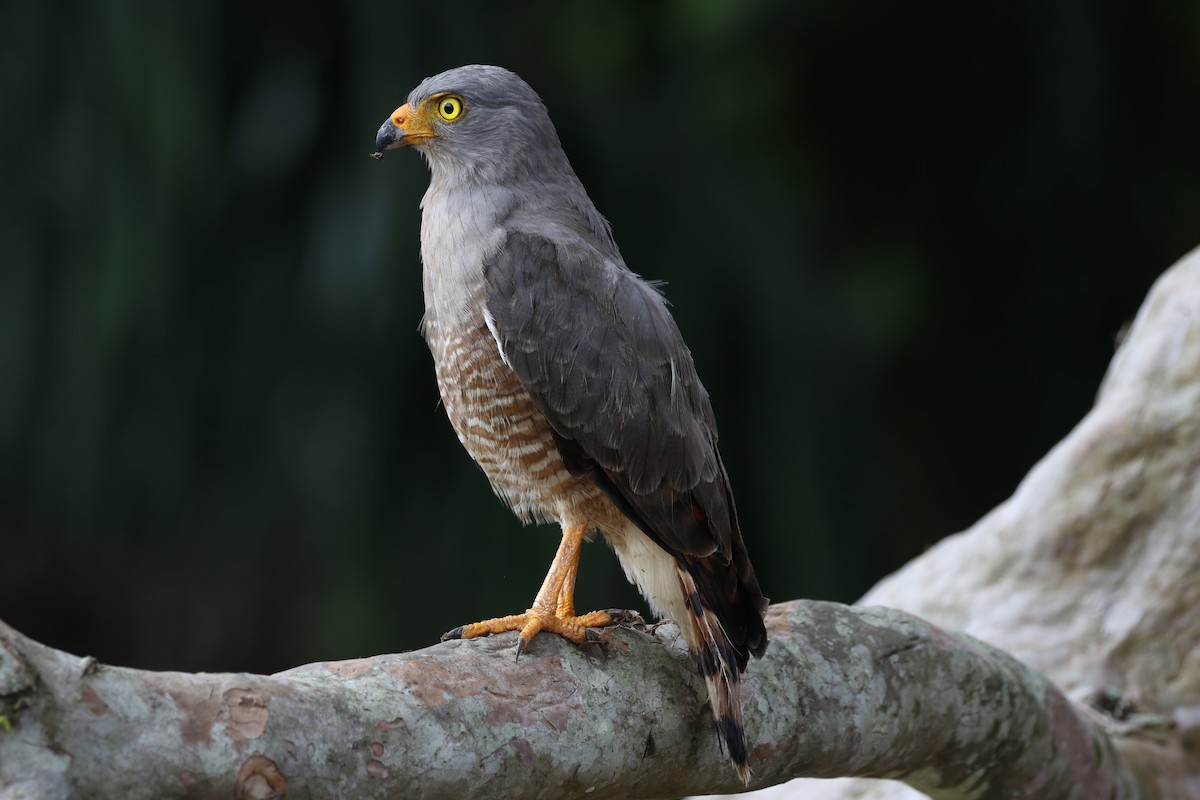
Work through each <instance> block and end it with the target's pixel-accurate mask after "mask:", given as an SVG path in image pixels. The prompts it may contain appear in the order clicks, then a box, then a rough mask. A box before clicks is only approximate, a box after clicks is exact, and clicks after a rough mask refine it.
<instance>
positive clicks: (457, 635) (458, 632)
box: [442, 625, 463, 642]
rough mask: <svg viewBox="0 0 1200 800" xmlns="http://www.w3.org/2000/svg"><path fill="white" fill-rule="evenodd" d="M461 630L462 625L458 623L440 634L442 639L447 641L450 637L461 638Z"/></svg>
mask: <svg viewBox="0 0 1200 800" xmlns="http://www.w3.org/2000/svg"><path fill="white" fill-rule="evenodd" d="M462 631H463V626H462V625H459V626H458V627H457V628H454V629H453V630H449V631H446V632H445V633H443V634H442V641H443V642H447V641H450V640H451V639H461V638H462Z"/></svg>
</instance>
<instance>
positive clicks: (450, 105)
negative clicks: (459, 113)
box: [442, 100, 454, 114]
mask: <svg viewBox="0 0 1200 800" xmlns="http://www.w3.org/2000/svg"><path fill="white" fill-rule="evenodd" d="M442 111H444V112H446V113H447V114H453V113H454V101H453V100H447V101H446V102H445V103H443V104H442Z"/></svg>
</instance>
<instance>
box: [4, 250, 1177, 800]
mask: <svg viewBox="0 0 1200 800" xmlns="http://www.w3.org/2000/svg"><path fill="white" fill-rule="evenodd" d="M1197 478H1200V253H1193V254H1192V255H1191V256H1189V257H1188V258H1186V259H1185V260H1184V261H1182V262H1180V264H1178V265H1176V266H1175V267H1174V268H1173V269H1172V270H1170V271H1169V272H1168V273H1167V274H1166V275H1164V276H1163V278H1162V279H1161V280H1160V281H1159V282H1158V284H1157V285H1156V287H1155V289H1154V290H1153V292H1152V293H1151V295H1150V297H1149V298H1148V299H1147V301H1146V304H1145V305H1144V307H1143V309H1142V311H1141V312H1140V313H1139V315H1138V319H1137V321H1136V323H1135V324H1134V326H1133V327H1132V329H1131V331H1130V333H1129V335H1128V337H1127V339H1126V341H1125V343H1124V344H1123V346H1122V347H1121V349H1120V351H1119V353H1118V354H1117V357H1116V358H1115V359H1114V361H1113V364H1112V367H1111V368H1110V370H1109V374H1108V375H1107V376H1106V378H1105V381H1104V385H1103V386H1102V389H1101V392H1100V395H1099V398H1098V400H1097V404H1096V407H1095V409H1094V410H1093V411H1092V412H1091V413H1090V414H1089V415H1088V416H1087V417H1086V418H1085V419H1084V420H1083V421H1082V422H1081V423H1080V425H1079V426H1078V427H1077V428H1076V429H1075V431H1073V432H1072V433H1071V434H1070V435H1069V436H1068V437H1067V438H1066V439H1065V440H1064V441H1063V442H1062V443H1061V444H1060V445H1058V446H1057V447H1056V448H1055V449H1054V450H1053V451H1052V452H1051V453H1050V454H1049V455H1048V456H1047V457H1046V458H1045V459H1044V460H1043V461H1042V462H1041V463H1040V464H1038V465H1037V466H1036V467H1035V468H1034V469H1033V471H1032V472H1031V473H1030V474H1029V476H1028V477H1027V478H1026V480H1025V481H1024V482H1023V483H1022V484H1021V486H1020V487H1019V488H1018V490H1017V492H1016V493H1015V494H1014V495H1013V497H1012V498H1011V499H1010V500H1009V501H1007V502H1006V503H1005V504H1003V505H1002V506H1000V507H999V508H998V509H996V510H995V511H994V512H992V513H991V514H989V515H988V516H987V517H985V518H984V519H983V520H982V521H980V523H979V524H978V525H976V526H975V527H974V528H972V529H970V530H969V531H966V532H964V533H962V534H959V535H957V536H954V537H951V538H949V539H947V540H945V541H944V542H942V543H941V544H939V545H938V546H937V547H935V548H933V549H931V550H930V551H929V552H928V553H927V554H925V555H924V556H922V557H921V558H919V559H917V560H916V561H914V562H913V563H912V564H910V565H909V566H908V567H906V568H905V569H904V570H902V571H901V572H899V573H897V574H896V575H894V576H892V577H890V578H888V579H887V580H885V581H884V582H882V583H881V584H880V585H879V586H877V587H876V588H875V589H874V590H872V592H871V593H870V594H869V595H868V596H867V597H866V598H864V604H868V605H862V606H856V607H846V606H840V605H836V604H830V603H815V602H794V603H784V604H781V605H779V606H775V607H773V608H772V609H771V611H770V615H769V618H768V626H769V629H770V634H771V637H772V640H773V641H772V645H771V648H770V650H769V651H768V654H767V657H766V658H765V659H764V660H762V661H761V662H756V663H755V664H754V665H753V666H752V670H751V672H750V673H749V676H748V679H747V680H746V682H745V685H744V692H745V694H744V700H745V706H746V708H745V711H746V727H747V730H748V732H749V734H750V737H751V745H752V753H751V756H752V759H753V761H754V765H755V783H754V785H755V786H771V785H773V784H780V783H781V782H784V781H788V780H789V779H791V778H796V777H799V776H805V777H806V778H818V777H819V778H833V777H837V776H862V777H871V778H892V779H895V780H896V781H902V782H903V784H907V785H902V784H901V783H897V782H895V781H861V780H850V781H847V780H834V781H813V780H801V781H792V782H790V783H786V784H784V785H782V786H775V787H774V788H771V789H767V790H765V792H769V793H770V795H769V796H771V797H803V798H821V799H822V800H833V798H876V799H877V800H881V799H882V798H889V799H890V800H896V798H902V797H920V796H922V794H924V795H927V796H930V797H935V798H1014V797H1027V798H1078V800H1092V799H1093V798H1115V799H1116V800H1121V799H1122V798H1163V799H1164V800H1175V799H1176V798H1178V799H1179V800H1191V799H1193V798H1200V480H1197ZM877 605H878V606H890V607H892V608H880V607H874V606H877ZM896 609H902V610H896ZM906 612H908V613H906ZM914 614H915V615H920V616H919V617H918V616H914ZM922 618H923V619H922ZM925 620H930V621H931V622H926V621H925ZM931 623H936V625H937V626H940V627H935V624H931ZM951 630H962V631H966V633H951V632H950V631H951ZM976 637H977V638H976ZM981 640H987V641H988V642H989V643H990V644H984V643H983V641H981ZM513 647H514V642H513V638H512V636H510V635H506V636H500V637H495V638H492V639H485V640H476V641H471V642H448V643H445V644H441V645H437V646H435V647H431V648H427V649H425V650H421V651H418V652H414V653H407V654H402V655H384V656H377V657H374V658H367V659H361V660H357V661H349V662H333V663H324V664H311V665H308V666H304V667H299V668H297V669H294V670H289V671H288V672H285V673H280V674H278V675H273V676H261V675H248V674H222V675H209V674H199V675H190V674H183V673H151V672H142V671H137V670H130V669H123V668H120V667H110V666H105V665H101V664H98V663H97V662H95V661H94V660H93V659H89V658H78V657H75V656H72V655H69V654H66V653H63V652H60V651H57V650H54V649H52V648H49V647H46V646H43V645H40V644H38V643H36V642H32V641H30V640H28V639H26V638H25V637H22V636H21V635H20V634H19V633H17V632H16V631H13V630H12V629H10V628H7V627H5V626H3V624H2V623H0V797H3V798H39V799H40V798H68V797H71V798H74V797H84V798H88V797H105V798H107V797H122V798H142V797H146V798H149V797H164V796H170V797H196V798H201V797H222V798H228V797H235V798H266V797H284V796H286V797H304V798H321V797H355V798H385V797H397V798H398V797H406V798H410V797H445V798H460V797H493V796H503V797H509V798H523V797H530V798H540V797H546V798H570V797H581V798H582V797H587V798H602V797H672V796H679V795H681V794H686V793H688V792H697V791H734V790H736V789H738V788H740V784H739V783H738V782H737V781H736V778H735V777H734V774H733V772H732V770H731V769H730V768H729V766H728V763H727V762H726V761H725V759H724V758H723V757H722V755H721V754H720V752H719V751H718V749H717V743H716V736H715V734H714V731H713V728H712V723H711V717H710V715H709V713H708V710H707V707H706V702H705V699H704V696H703V689H702V682H701V681H700V679H699V677H698V676H697V675H695V673H694V671H693V669H692V667H691V665H690V662H689V661H688V659H687V657H686V655H685V654H684V653H683V649H682V644H681V642H680V641H679V639H678V630H677V629H676V628H674V626H673V625H663V626H659V627H657V628H655V629H653V630H652V631H651V632H646V631H639V630H628V629H619V630H613V631H610V632H608V633H607V634H606V636H605V638H604V641H603V642H602V643H601V644H600V645H597V646H593V647H589V648H586V649H579V648H575V647H574V646H572V645H569V644H567V643H565V642H563V641H561V640H558V639H556V638H554V637H548V636H547V637H539V638H538V639H537V640H536V641H535V643H534V647H533V651H532V652H530V653H529V654H527V655H526V656H525V657H523V658H522V659H521V661H520V662H516V663H514V661H513V658H512V656H513ZM1018 659H1019V660H1018ZM764 796H765V795H764Z"/></svg>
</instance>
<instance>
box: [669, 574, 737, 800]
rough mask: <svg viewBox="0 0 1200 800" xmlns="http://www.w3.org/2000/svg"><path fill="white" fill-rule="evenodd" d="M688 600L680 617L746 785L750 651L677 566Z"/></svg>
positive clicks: (723, 739)
mask: <svg viewBox="0 0 1200 800" xmlns="http://www.w3.org/2000/svg"><path fill="white" fill-rule="evenodd" d="M677 572H678V574H679V582H680V584H681V585H682V589H683V593H684V597H685V598H686V603H687V610H688V614H687V619H686V620H679V623H680V629H681V631H682V632H683V635H684V638H685V639H686V640H687V643H688V650H689V652H690V653H691V656H692V659H693V660H694V661H695V662H696V667H697V668H698V669H699V670H700V674H701V675H703V676H704V683H705V685H706V687H707V688H708V702H709V705H710V706H711V707H712V713H713V718H714V719H715V720H716V725H717V737H718V739H719V741H720V743H721V749H722V750H723V751H724V752H725V754H726V755H727V756H728V758H729V760H730V761H731V762H732V763H733V768H734V770H735V771H736V772H737V774H738V777H739V778H741V780H742V783H743V784H749V783H750V754H749V752H748V749H747V745H746V729H745V728H744V727H743V725H742V697H741V691H740V684H741V671H742V670H743V669H744V668H745V665H746V661H747V659H748V656H749V653H748V652H746V651H745V648H741V649H739V648H738V647H737V646H736V645H735V644H734V643H733V642H732V641H730V638H729V636H728V634H727V633H726V631H725V627H724V626H723V625H722V624H721V620H720V619H719V618H718V617H717V615H716V613H715V612H714V611H713V609H712V608H711V607H710V604H709V603H708V602H707V601H706V599H705V597H704V594H702V593H701V592H700V590H699V588H698V587H697V585H696V580H695V578H694V577H693V576H692V574H691V572H690V571H689V570H688V569H687V568H686V567H684V566H683V565H680V566H679V567H678V568H677Z"/></svg>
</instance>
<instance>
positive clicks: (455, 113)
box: [437, 94, 463, 122]
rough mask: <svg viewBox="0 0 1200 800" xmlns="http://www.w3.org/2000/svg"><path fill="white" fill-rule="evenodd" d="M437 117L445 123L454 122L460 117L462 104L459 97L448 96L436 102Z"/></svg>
mask: <svg viewBox="0 0 1200 800" xmlns="http://www.w3.org/2000/svg"><path fill="white" fill-rule="evenodd" d="M437 104H438V105H437V110H438V116H439V117H441V118H442V119H444V120H446V122H454V120H456V119H458V118H459V117H461V116H462V112H463V102H462V98H461V97H456V96H454V95H452V94H448V95H446V96H445V97H443V98H441V99H440V100H438V101H437Z"/></svg>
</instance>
